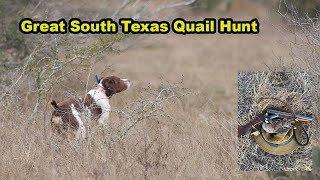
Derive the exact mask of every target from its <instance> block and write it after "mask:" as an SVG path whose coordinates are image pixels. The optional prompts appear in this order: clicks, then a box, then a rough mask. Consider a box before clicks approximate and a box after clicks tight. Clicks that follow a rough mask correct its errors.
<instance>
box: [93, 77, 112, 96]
mask: <svg viewBox="0 0 320 180" xmlns="http://www.w3.org/2000/svg"><path fill="white" fill-rule="evenodd" d="M101 81H102V80H101ZM101 81H100V82H99V77H98V75H97V74H96V90H98V91H100V92H102V93H104V94H105V95H106V96H107V97H109V98H110V97H111V96H112V93H111V90H110V89H109V88H108V89H107V88H105V87H103V85H102V84H101Z"/></svg>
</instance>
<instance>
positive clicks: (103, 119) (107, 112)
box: [98, 107, 110, 125]
mask: <svg viewBox="0 0 320 180" xmlns="http://www.w3.org/2000/svg"><path fill="white" fill-rule="evenodd" d="M109 116H110V107H109V108H103V109H102V113H101V116H100V118H99V119H98V122H99V123H100V124H102V125H105V123H106V122H107V120H108V119H109Z"/></svg>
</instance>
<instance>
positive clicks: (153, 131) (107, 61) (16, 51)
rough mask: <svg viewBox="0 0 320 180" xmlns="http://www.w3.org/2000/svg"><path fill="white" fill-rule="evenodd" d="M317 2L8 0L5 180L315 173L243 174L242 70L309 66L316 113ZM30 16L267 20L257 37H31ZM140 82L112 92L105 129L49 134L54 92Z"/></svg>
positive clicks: (2, 136)
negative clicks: (25, 21)
mask: <svg viewBox="0 0 320 180" xmlns="http://www.w3.org/2000/svg"><path fill="white" fill-rule="evenodd" d="M319 6H320V4H319V2H318V1H317V0H305V1H285V0H281V1H277V0H273V1H264V0H237V1H233V0H227V1H222V0H220V1H219V0H185V1H182V0H181V1H178V0H176V1H157V0H155V1H146V0H135V1H130V0H124V1H121V2H119V1H115V0H112V1H107V0H92V1H90V2H88V1H85V0H77V1H76V0H61V1H54V0H19V1H12V0H1V1H0V18H1V22H2V24H1V26H0V32H1V33H0V62H1V66H0V86H1V95H0V102H1V103H0V106H1V108H0V142H1V146H0V152H1V156H0V167H1V168H0V177H2V178H6V179H22V178H27V179H43V178H50V179H57V178H58V179H76V178H86V179H105V178H107V179H108V178H109V179H111V178H112V179H125V178H130V179H141V178H144V179H164V178H170V179H172V178H175V179H187V178H188V179H195V178H197V179H198V178H201V179H270V178H271V179H274V178H279V177H280V176H281V177H282V178H287V179H289V178H290V179H302V178H308V179H312V178H313V179H317V178H319V172H320V170H319V162H320V158H319V157H320V156H319V153H320V150H319V149H320V148H319V144H320V138H318V137H320V136H319V122H316V123H315V124H314V128H315V130H316V131H315V133H314V139H313V146H314V149H313V153H314V156H313V160H314V163H313V167H312V169H313V170H312V171H311V172H285V171H281V172H270V173H265V172H241V171H239V166H238V164H237V162H238V139H237V138H236V134H237V132H236V131H237V128H236V127H237V120H236V119H237V73H238V72H239V71H279V70H282V71H307V72H308V73H310V74H311V75H313V76H315V77H316V78H315V82H314V87H313V90H315V91H314V92H313V94H312V95H313V96H314V104H313V107H314V108H313V113H314V114H315V115H316V117H317V115H319V109H318V107H320V106H319V105H320V104H319V100H320V95H319V92H318V91H316V90H317V89H319V80H320V78H319V72H320V71H319V69H320V63H319V44H320V42H319V40H320V38H319V29H320V28H319V19H318V18H319V15H318V14H317V12H319V11H318V10H319ZM23 17H31V18H33V19H35V20H57V19H60V18H66V19H69V18H71V17H78V18H81V19H83V20H99V19H101V18H106V17H112V18H114V19H118V18H120V17H133V18H135V19H139V20H150V19H155V20H157V19H158V20H168V21H171V20H172V19H174V18H175V17H183V18H185V19H188V20H195V19H197V20H199V19H203V18H206V17H215V18H220V17H231V18H234V19H235V20H251V19H253V18H258V19H259V21H260V29H261V30H260V33H259V34H257V35H220V34H214V35H186V36H183V35H177V34H173V33H170V34H167V35H123V34H117V35H81V34H80V35H70V34H67V35H40V34H37V35H24V34H22V33H20V32H19V29H18V23H19V21H20V19H21V18H23ZM95 74H99V75H117V76H120V77H125V78H129V79H131V80H132V81H133V83H134V85H133V87H132V89H130V90H128V91H126V92H123V93H122V94H121V95H116V96H114V97H113V98H112V100H111V104H112V108H113V111H112V113H111V117H110V121H109V122H108V124H107V128H101V127H96V126H94V125H89V126H88V128H89V129H88V131H89V133H88V134H89V135H88V138H87V139H86V140H85V141H83V142H75V141H73V140H62V138H61V137H58V136H57V135H55V134H52V133H51V131H50V122H49V121H50V115H51V111H52V109H51V107H50V106H49V105H48V102H49V101H50V100H51V99H56V100H58V101H59V100H62V99H65V98H68V97H72V96H77V95H81V96H82V95H84V94H85V93H86V92H87V90H88V89H90V88H92V87H93V86H94V83H95V82H94V75H95Z"/></svg>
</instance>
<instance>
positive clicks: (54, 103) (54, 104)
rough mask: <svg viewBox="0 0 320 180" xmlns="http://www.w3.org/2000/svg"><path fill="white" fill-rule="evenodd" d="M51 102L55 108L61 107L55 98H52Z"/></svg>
mask: <svg viewBox="0 0 320 180" xmlns="http://www.w3.org/2000/svg"><path fill="white" fill-rule="evenodd" d="M50 104H51V105H52V106H53V107H54V108H55V109H58V108H59V106H58V104H57V102H56V101H55V100H52V101H51V102H50Z"/></svg>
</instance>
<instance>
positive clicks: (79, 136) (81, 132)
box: [71, 104, 86, 139]
mask: <svg viewBox="0 0 320 180" xmlns="http://www.w3.org/2000/svg"><path fill="white" fill-rule="evenodd" d="M71 111H72V114H73V116H74V117H75V118H76V120H77V122H78V125H79V128H78V130H77V133H76V138H77V139H84V138H85V137H86V128H85V126H84V124H83V121H82V120H81V118H80V114H79V112H78V111H77V110H76V108H75V107H74V105H73V104H71Z"/></svg>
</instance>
